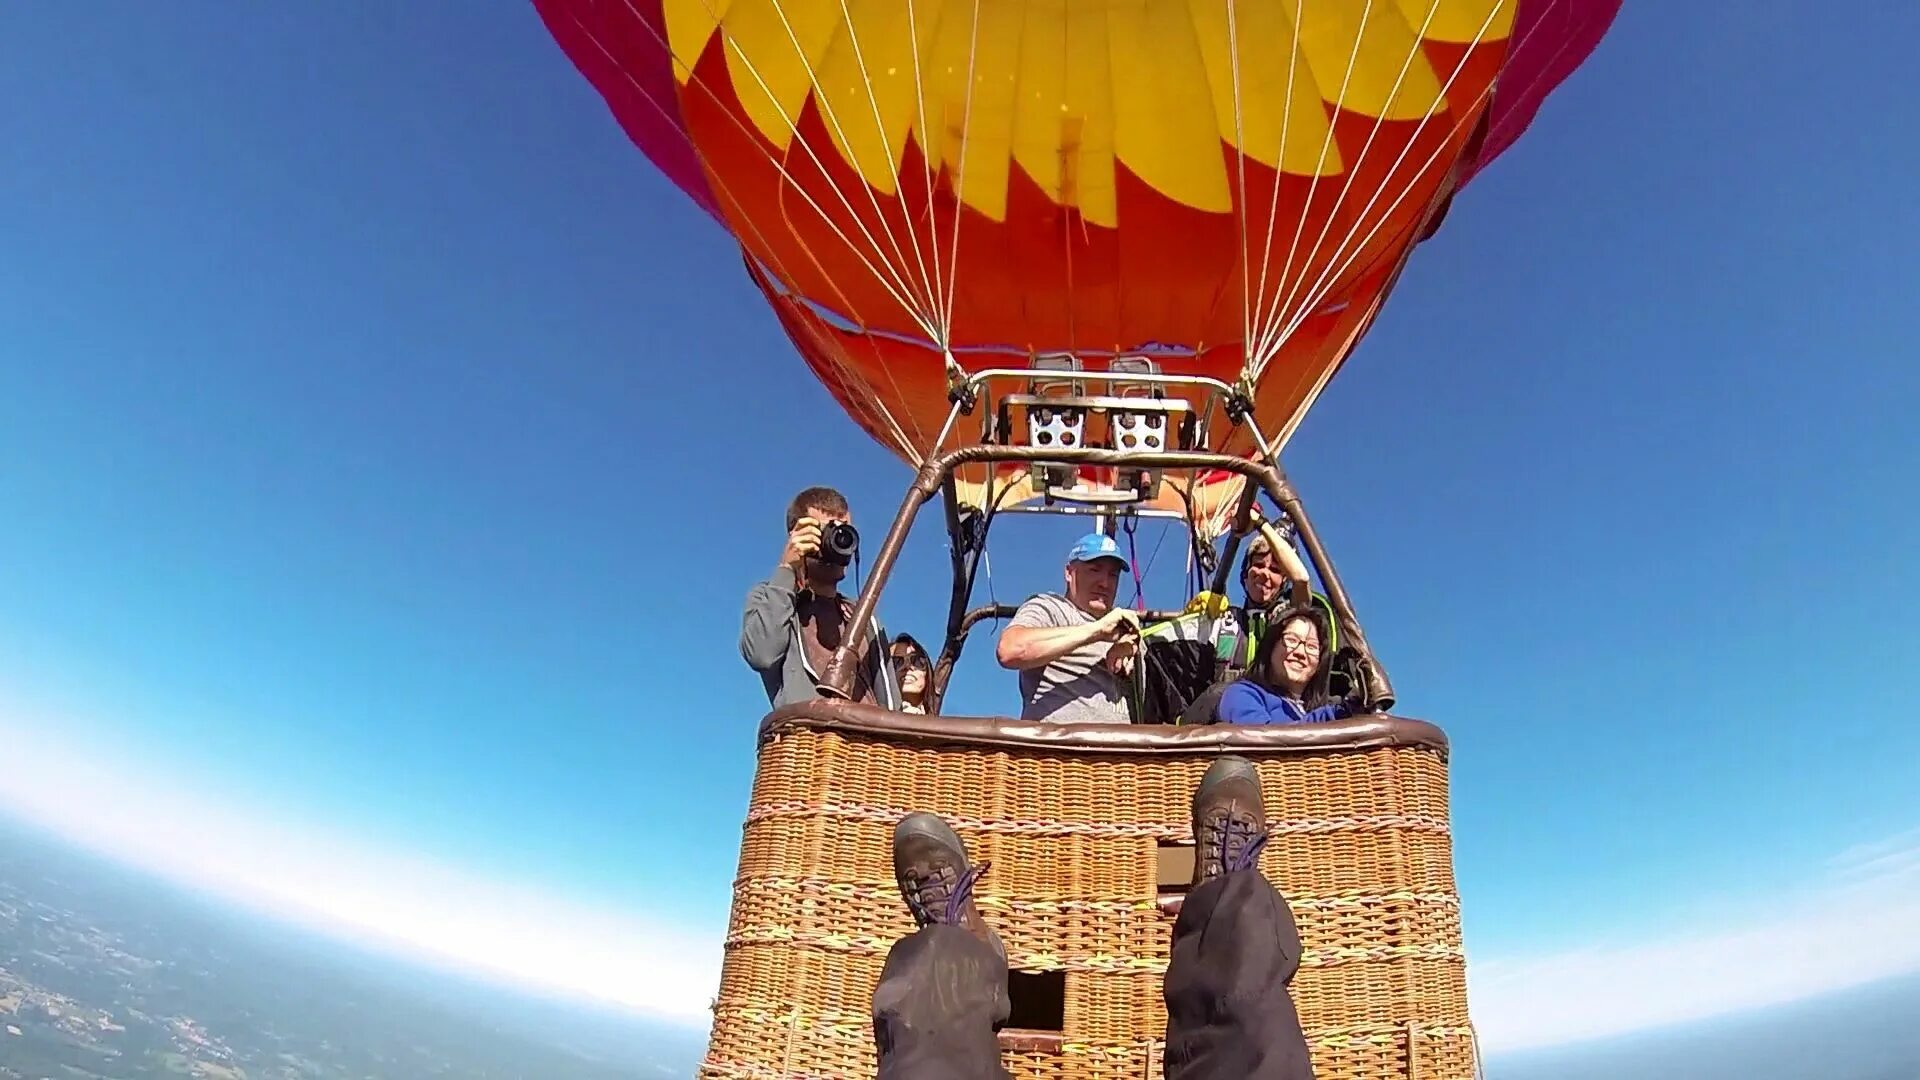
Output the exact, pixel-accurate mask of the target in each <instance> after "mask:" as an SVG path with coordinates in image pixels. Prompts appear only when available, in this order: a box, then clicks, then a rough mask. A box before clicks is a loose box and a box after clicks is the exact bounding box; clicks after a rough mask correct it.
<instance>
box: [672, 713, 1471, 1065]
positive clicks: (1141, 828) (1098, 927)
mask: <svg viewBox="0 0 1920 1080" xmlns="http://www.w3.org/2000/svg"><path fill="white" fill-rule="evenodd" d="M1241 752H1243V753H1245V754H1246V756H1248V757H1251V758H1253V759H1254V760H1255V761H1256V762H1257V763H1258V764H1259V766H1260V772H1261V776H1262V782H1263V786H1264V788H1265V797H1266V806H1267V815H1268V819H1269V822H1270V824H1271V826H1272V827H1273V833H1274V835H1273V838H1272V840H1270V841H1269V843H1268V845H1267V848H1266V852H1265V856H1264V857H1263V859H1262V862H1261V869H1262V870H1263V871H1264V872H1265V873H1266V874H1267V876H1268V877H1269V879H1271V880H1272V881H1273V882H1274V884H1275V885H1276V886H1277V887H1279V889H1280V890H1281V891H1282V892H1283V893H1284V894H1285V895H1286V897H1287V898H1288V901H1289V902H1290V903H1291V904H1292V906H1293V911H1294V916H1295V918H1296V920H1297V921H1298V923H1299V927H1300V934H1301V938H1302V942H1303V945H1304V948H1305V956H1304V958H1303V961H1302V965H1301V969H1300V972H1299V974H1298V975H1297V976H1296V977H1295V979H1294V982H1293V987H1292V989H1293V995H1294V1001H1295V1003H1296V1004H1297V1006H1298V1007H1299V1010H1300V1019H1301V1022H1302V1024H1303V1025H1304V1026H1305V1028H1306V1031H1307V1036H1308V1039H1309V1041H1310V1042H1311V1044H1312V1047H1313V1054H1314V1069H1315V1074H1316V1076H1317V1077H1318V1078H1319V1080H1389V1078H1391V1080H1406V1078H1418V1080H1469V1078H1471V1077H1472V1076H1473V1073H1474V1056H1473V1047H1472V1035H1471V1031H1470V1029H1469V1026H1468V1018H1467V998H1466V981H1465V962H1464V958H1463V955H1462V951H1461V938H1460V911H1459V902H1458V898H1457V894H1456V891H1455V886H1454V880H1453V862H1452V845H1451V838H1450V835H1449V832H1448V816H1447V813H1448V811H1447V766H1446V759H1445V756H1444V754H1443V753H1441V752H1440V751H1437V750H1434V749H1431V748H1428V747H1421V746H1382V747H1378V748H1372V749H1352V750H1344V751H1342V750H1331V751H1315V752H1310V753H1301V752H1279V753H1276V752H1260V751H1241ZM1217 753H1218V751H1215V750H1196V751H1195V752H1193V753H1190V754H1189V753H1180V754H1171V755H1159V756H1151V757H1141V756H1133V757H1128V756H1125V755H1117V754H1099V755H1092V754H1089V755H1084V756H1083V755H1078V754H1075V753H1073V752H1072V751H1071V750H1068V749H1063V748H1061V747H1057V746H1055V747H1037V748H1033V749H1027V750H1022V749H1017V748H1015V749H1009V748H992V747H969V746H935V745H929V744H916V743H913V742H910V741H905V740H891V739H886V738H879V737H871V736H864V735H860V734H855V733H847V732H843V731H832V730H815V729H810V728H806V727H801V728H798V729H794V730H788V731H785V732H782V733H780V734H779V735H778V736H777V737H776V738H774V739H773V740H772V741H770V742H768V743H767V744H765V745H764V746H763V747H762V750H761V755H760V763H759V771H758V774H757V776H756V779H755V782H754V787H753V795H752V803H751V807H750V809H749V811H748V814H747V821H746V828H745V835H744V839H743V843H742V847H741V855H740V874H739V877H738V879H737V881H736V883H735V888H734V902H733V914H732V920H731V923H730V926H729V930H728V935H727V941H726V955H725V960H724V966H723V968H722V972H721V985H720V995H719V999H718V1001H717V1004H716V1006H715V1010H714V1026H713V1033H712V1036H711V1041H710V1043H709V1046H708V1052H707V1056H706V1060H705V1061H704V1063H703V1064H702V1066H701V1068H700V1071H699V1076H700V1077H702V1078H707V1080H723V1078H724V1080H735V1078H754V1080H760V1078H773V1077H780V1078H802V1077H805V1078H816V1077H817V1078H821V1080H852V1078H869V1077H872V1076H873V1074H874V1061H873V1027H872V1015H871V1012H870V1008H871V1002H872V995H873V989H874V985H875V983H876V982H877V981H878V979H879V977H880V969H881V965H882V964H883V963H884V962H885V959H886V955H887V950H888V949H889V948H891V947H892V945H893V943H894V942H895V941H897V940H899V939H900V938H901V937H902V936H904V935H906V934H908V933H911V932H912V930H913V923H912V920H911V918H910V917H909V916H908V914H907V911H906V908H905V907H904V906H903V905H902V904H901V902H900V898H899V893H898V891H897V889H896V887H895V885H894V882H893V873H892V862H891V855H890V842H891V837H892V828H893V823H894V822H895V821H897V820H898V819H899V818H900V817H901V816H903V815H904V814H906V813H908V812H911V811H914V810H929V811H933V812H935V813H938V814H940V815H942V816H943V817H945V818H946V819H947V821H948V822H949V823H950V824H952V825H953V827H954V829H955V831H957V832H958V833H959V834H960V836H961V837H962V838H963V839H964V840H965V841H966V843H967V846H968V850H969V853H970V854H971V856H972V857H973V858H974V860H975V861H980V860H991V861H992V863H993V866H992V869H991V870H990V871H989V872H988V873H987V875H986V877H985V878H984V879H982V881H981V882H980V885H979V888H978V890H977V892H976V896H977V897H978V902H979V906H980V908H981V911H982V913H983V914H984V915H985V917H986V918H987V919H988V920H989V921H991V922H992V923H993V925H994V927H995V929H997V930H998V931H999V933H1000V936H1001V938H1002V939H1003V940H1004V941H1005V943H1006V947H1007V953H1008V960H1009V962H1010V964H1011V966H1012V967H1014V968H1016V969H1022V970H1028V971H1064V972H1065V973H1066V974H1065V980H1066V982H1065V1017H1064V1025H1063V1031H1062V1033H1061V1038H1060V1043H1059V1046H1058V1049H1051V1048H1042V1049H1037V1050H1036V1049H1021V1050H1012V1049H1010V1050H1008V1051H1007V1052H1006V1054H1005V1060H1006V1064H1007V1066H1008V1068H1009V1069H1010V1070H1011V1071H1012V1072H1013V1073H1014V1075H1015V1076H1017V1077H1021V1078H1023V1080H1025V1078H1042V1077H1045V1078H1049V1080H1055V1078H1060V1080H1149V1078H1158V1077H1159V1076H1160V1075H1161V1064H1160V1059H1159V1054H1160V1048H1161V1044H1162V1040H1163V1038H1164V1036H1165V1034H1166V1030H1165V1029H1166V1010H1165V1006H1164V1004H1163V1001H1162V998H1161V977H1162V975H1163V974H1164V973H1165V971H1166V966H1167V954H1168V946H1169V938H1170V935H1171V932H1172V928H1173V919H1174V917H1173V916H1172V915H1171V914H1168V913H1166V912H1165V911H1163V910H1162V907H1161V905H1160V904H1159V903H1158V902H1157V900H1158V897H1159V893H1160V890H1161V885H1160V883H1159V881H1158V877H1159V873H1158V869H1157V867H1158V865H1159V862H1160V855H1161V850H1160V848H1161V845H1162V844H1163V843H1177V844H1190V843H1191V841H1192V833H1191V826H1190V825H1189V823H1188V818H1189V814H1190V806H1191V800H1192V796H1193V789H1194V787H1195V785H1196V784H1198V782H1199V780H1200V776H1201V774H1202V773H1203V772H1204V771H1205V770H1206V767H1207V765H1208V763H1209V762H1210V761H1212V760H1213V757H1214V756H1215V754H1217ZM1189 865H1190V863H1189Z"/></svg>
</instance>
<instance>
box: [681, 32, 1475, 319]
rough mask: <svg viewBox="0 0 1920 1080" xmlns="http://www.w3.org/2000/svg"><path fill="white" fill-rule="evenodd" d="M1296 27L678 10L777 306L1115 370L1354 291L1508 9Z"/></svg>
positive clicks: (717, 179) (1407, 207)
mask: <svg viewBox="0 0 1920 1080" xmlns="http://www.w3.org/2000/svg"><path fill="white" fill-rule="evenodd" d="M1306 7H1307V12H1306V13H1305V14H1304V15H1303V14H1302V13H1301V12H1300V11H1299V9H1298V7H1297V5H1296V4H1294V3H1290V2H1286V0H1269V2H1263V3H1256V2H1253V0H1240V2H1238V3H1235V4H1227V3H1223V2H1222V0H1191V2H1189V0H1165V2H1136V3H1078V4H1069V3H1062V2H1061V0H1028V2H1014V0H1000V2H991V3H990V2H980V3H965V2H960V0H948V2H944V3H939V2H927V0H915V2H913V3H907V2H904V0H872V2H865V3H852V2H848V3H846V4H844V5H843V4H842V2H841V0H815V2H800V0H733V2H731V3H725V2H720V0H685V2H677V0H668V2H667V3H665V4H664V5H663V13H664V20H665V24H666V36H667V39H668V41H669V42H670V44H671V45H672V47H673V52H674V56H675V58H676V60H677V61H678V64H677V66H676V75H677V78H678V97H679V100H678V105H679V109H680V113H681V116H682V118H683V120H684V123H685V126H686V131H687V133H688V135H689V138H690V139H691V141H692V143H693V145H694V147H695V149H696V151H697V153H698V154H699V157H700V160H701V161H702V163H703V164H704V166H705V170H706V174H707V178H708V180H709V182H710V185H711V188H712V190H713V192H714V196H715V199H716V201H717V202H718V204H719V206H720V209H721V212H722V214H723V216H724V218H725V219H726V220H727V221H728V223H729V225H730V226H731V227H732V229H733V230H734V232H735V233H736V234H737V235H738V236H739V238H740V240H741V241H742V243H743V244H744V245H745V246H746V248H747V250H748V251H749V252H750V253H752V254H753V255H754V256H755V257H756V258H757V259H758V260H759V261H761V262H762V263H764V264H765V265H766V266H767V267H768V269H769V270H770V271H771V272H772V274H773V275H774V276H775V277H777V278H778V279H780V281H781V282H782V284H783V285H784V286H785V287H786V289H788V290H790V291H792V292H795V293H798V294H800V295H802V296H805V297H806V298H808V299H809V300H811V301H812V302H814V303H815V304H818V305H820V306H821V307H824V308H826V309H828V310H830V311H832V312H834V313H835V315H836V316H838V317H839V318H840V319H841V320H844V321H845V322H846V323H849V324H851V325H854V326H857V327H860V328H863V329H867V330H876V331H885V332H891V333H896V334H902V335H911V336H914V337H918V338H922V339H925V340H929V341H933V342H936V343H940V344H948V345H952V346H955V347H964V346H977V345H985V346H1005V347H1010V348H1013V349H1015V350H1018V351H1026V350H1033V351H1043V352H1044V351H1052V350H1070V351H1104V352H1113V351H1125V350H1130V349H1136V348H1139V347H1141V346H1142V345H1145V344H1148V343H1154V342H1159V343H1170V344H1178V345H1182V346H1188V347H1192V348H1194V349H1196V350H1204V349H1206V348H1209V347H1212V346H1215V345H1222V344H1237V343H1241V342H1243V341H1244V340H1245V338H1246V337H1247V334H1248V331H1249V329H1251V330H1253V331H1254V332H1255V333H1256V334H1257V333H1258V332H1259V331H1261V330H1263V329H1264V330H1267V331H1268V332H1273V331H1275V330H1277V329H1278V328H1279V326H1280V324H1281V319H1282V318H1283V317H1291V316H1295V315H1297V314H1299V313H1300V312H1302V311H1307V310H1311V309H1313V308H1315V307H1318V306H1321V305H1324V304H1328V303H1338V302H1340V301H1342V300H1349V299H1351V297H1349V296H1348V295H1347V293H1348V291H1349V290H1350V289H1351V287H1352V285H1353V283H1354V282H1355V281H1356V280H1358V279H1360V278H1362V277H1364V276H1365V275H1366V274H1368V273H1369V272H1371V271H1373V270H1375V269H1377V268H1378V267H1380V266H1381V265H1382V264H1383V263H1391V262H1393V261H1395V260H1396V259H1397V257H1398V255H1399V254H1400V253H1401V252H1402V251H1403V250H1404V249H1405V248H1406V247H1407V246H1408V245H1409V244H1410V243H1412V242H1413V239H1414V237H1415V235H1416V230H1417V225H1418V223H1419V221H1420V219H1421V218H1422V217H1423V216H1424V215H1425V213H1426V211H1427V210H1428V208H1429V207H1430V206H1431V205H1432V204H1433V203H1434V202H1435V201H1436V200H1437V199H1438V197H1440V196H1441V195H1442V194H1443V193H1444V189H1445V187H1446V186H1447V181H1448V177H1449V173H1450V170H1451V169H1452V166H1453V164H1454V161H1455V159H1456V158H1457V157H1458V156H1459V153H1460V151H1461V150H1462V148H1463V147H1464V146H1465V145H1466V142H1467V140H1468V137H1469V136H1470V134H1471V132H1472V128H1473V124H1474V121H1475V120H1476V119H1477V117H1478V115H1479V113H1480V111H1481V110H1482V109H1483V108H1484V106H1485V103H1486V101H1487V97H1488V93H1489V91H1490V88H1491V86H1492V82H1493V77H1494V75H1495V74H1496V73H1497V71H1498V69H1499V66H1500V63H1501V61H1502V59H1503V56H1504V49H1505V44H1506V30H1507V28H1508V26H1509V25H1510V23H1511V14H1510V8H1511V4H1510V3H1508V4H1503V3H1501V2H1500V0H1401V2H1398V3H1394V2H1387V0H1381V2H1378V3H1375V4H1372V5H1360V4H1350V3H1329V4H1325V5H1321V8H1323V9H1324V10H1319V9H1316V7H1315V5H1307V6H1306ZM1368 9H1371V12H1372V13H1371V14H1370V15H1367V16H1366V17H1365V18H1363V17H1362V15H1363V11H1366V10H1368ZM1503 13H1504V14H1503ZM1229 14H1232V15H1233V16H1234V17H1233V18H1231V19H1230V18H1229V17H1228V16H1229ZM1422 30H1425V31H1426V35H1427V36H1422V34H1421V31H1422ZM1236 45H1237V50H1236V48H1235V46H1236Z"/></svg>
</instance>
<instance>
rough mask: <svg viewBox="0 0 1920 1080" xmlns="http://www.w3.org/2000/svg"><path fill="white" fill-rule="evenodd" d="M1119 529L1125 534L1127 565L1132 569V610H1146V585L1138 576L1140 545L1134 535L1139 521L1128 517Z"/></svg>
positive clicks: (1137, 530) (1138, 526)
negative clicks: (1124, 531) (1123, 530)
mask: <svg viewBox="0 0 1920 1080" xmlns="http://www.w3.org/2000/svg"><path fill="white" fill-rule="evenodd" d="M1121 528H1123V529H1125V530H1126V533H1127V565H1128V566H1129V567H1131V568H1132V569H1133V608H1134V610H1135V611H1145V610H1147V585H1146V581H1145V580H1144V579H1143V578H1142V577H1141V574H1140V545H1139V543H1138V542H1137V540H1136V539H1135V534H1136V533H1138V532H1139V530H1140V519H1139V518H1136V517H1133V516H1132V515H1128V517H1127V520H1126V524H1124V525H1122V526H1121Z"/></svg>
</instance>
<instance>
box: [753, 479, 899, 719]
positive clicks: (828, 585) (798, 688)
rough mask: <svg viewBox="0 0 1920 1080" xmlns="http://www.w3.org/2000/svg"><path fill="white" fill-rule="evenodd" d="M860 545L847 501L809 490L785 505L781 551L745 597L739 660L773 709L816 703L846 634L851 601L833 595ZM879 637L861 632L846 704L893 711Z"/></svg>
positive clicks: (874, 631)
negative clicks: (755, 675)
mask: <svg viewBox="0 0 1920 1080" xmlns="http://www.w3.org/2000/svg"><path fill="white" fill-rule="evenodd" d="M859 544H860V534H859V533H858V532H856V531H854V528H853V520H852V514H851V512H850V511H849V509H848V507H847V499H846V496H844V495H842V494H840V493H839V492H838V491H835V490H834V489H833V488H830V487H811V488H808V489H806V490H805V491H802V492H801V493H800V494H798V495H796V496H794V498H793V501H792V502H791V503H789V504H787V544H786V547H785V549H783V550H782V551H781V553H780V564H779V565H778V566H776V567H775V568H774V571H773V574H772V576H770V577H768V578H767V580H765V581H762V582H760V583H759V584H757V585H755V586H754V587H753V589H752V590H751V591H750V592H748V593H747V608H746V614H745V616H744V617H743V619H742V620H741V625H740V655H741V656H742V657H743V658H744V659H745V660H746V662H747V666H749V667H751V668H753V669H754V670H755V671H757V672H759V673H760V681H761V682H762V683H764V684H765V686H766V688H767V700H768V701H769V702H770V703H771V704H772V705H773V707H774V708H776V709H777V708H780V707H781V706H783V705H792V704H795V703H797V702H802V701H806V700H808V699H809V698H812V697H814V696H815V692H816V687H817V686H818V685H819V681H820V676H821V674H822V673H823V672H825V671H826V670H827V662H828V661H829V660H831V659H833V654H834V652H835V651H836V650H837V649H839V648H840V645H841V643H842V642H843V641H845V640H846V639H847V638H849V637H850V636H851V635H852V631H853V627H852V619H853V602H852V601H851V600H850V599H849V598H847V597H845V596H842V595H841V593H840V582H841V580H842V579H844V578H845V577H846V576H847V566H848V565H849V564H850V563H851V562H852V561H853V557H854V554H855V553H856V552H857V550H858V548H859ZM885 641H886V636H885V635H884V634H883V633H881V630H880V624H879V621H878V620H877V619H876V620H875V621H874V624H873V625H872V626H870V627H868V634H867V648H866V659H865V661H864V662H863V663H862V664H861V665H860V668H859V670H858V672H857V673H856V674H855V677H854V683H853V691H852V694H851V695H850V696H851V699H852V700H854V701H863V702H868V703H870V704H880V705H884V706H886V707H887V708H896V707H897V705H898V700H899V699H898V695H897V694H896V693H895V691H894V687H893V678H892V674H891V669H890V668H889V666H888V665H887V664H886V663H885V661H884V657H885V652H884V645H885Z"/></svg>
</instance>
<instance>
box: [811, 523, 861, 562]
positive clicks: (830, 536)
mask: <svg viewBox="0 0 1920 1080" xmlns="http://www.w3.org/2000/svg"><path fill="white" fill-rule="evenodd" d="M859 550H860V534H859V532H858V531H856V530H855V529H854V527H853V526H852V525H849V524H847V523H846V522H844V521H836V522H834V523H832V524H830V525H828V526H827V527H826V528H824V529H822V530H821V531H820V558H821V559H823V560H825V561H827V562H830V563H835V564H838V565H841V566H844V565H846V564H847V563H848V562H850V561H851V560H852V559H853V556H854V553H855V552H857V551H859Z"/></svg>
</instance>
